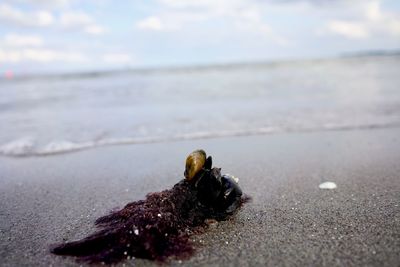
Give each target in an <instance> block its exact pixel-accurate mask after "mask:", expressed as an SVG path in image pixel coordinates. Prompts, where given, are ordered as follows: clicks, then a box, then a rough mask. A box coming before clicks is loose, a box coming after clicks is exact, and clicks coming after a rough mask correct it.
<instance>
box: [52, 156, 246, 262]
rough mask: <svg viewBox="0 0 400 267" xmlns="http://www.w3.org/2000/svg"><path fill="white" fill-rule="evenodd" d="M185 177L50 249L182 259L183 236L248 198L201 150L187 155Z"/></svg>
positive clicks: (186, 251) (92, 256)
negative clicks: (89, 231) (91, 231)
mask: <svg viewBox="0 0 400 267" xmlns="http://www.w3.org/2000/svg"><path fill="white" fill-rule="evenodd" d="M199 155H200V160H199V157H198V156H199ZM199 164H200V166H199ZM185 177H186V179H184V180H182V181H180V182H178V183H177V184H175V185H174V187H173V188H172V189H169V190H164V191H162V192H157V193H150V194H148V195H147V196H146V200H140V201H135V202H132V203H129V204H127V205H126V206H125V207H124V208H123V209H121V210H119V211H116V212H112V213H111V214H109V215H106V216H103V217H100V218H98V219H97V220H96V222H95V224H96V225H97V227H98V228H99V230H98V231H97V232H95V233H94V234H92V235H90V236H88V237H86V238H84V239H82V240H79V241H73V242H69V243H63V244H59V245H57V246H54V247H52V248H51V252H52V253H54V254H58V255H71V256H77V257H78V258H79V260H80V261H84V262H89V263H100V262H103V263H106V264H110V263H117V262H119V261H121V260H123V259H130V258H133V257H136V258H145V259H151V260H156V261H160V262H163V261H166V260H167V259H168V258H170V257H174V258H176V259H185V258H188V257H189V256H191V255H192V254H193V252H194V247H193V244H192V243H191V242H190V239H189V237H190V235H191V234H192V233H193V232H194V231H195V230H196V228H197V227H199V226H203V225H204V224H205V220H206V219H216V220H225V219H226V218H228V216H230V215H232V214H233V213H234V212H235V211H236V210H237V209H238V208H239V207H240V206H241V205H242V204H243V203H244V202H246V201H247V200H248V198H247V197H243V196H242V191H241V190H240V188H239V186H238V185H237V183H236V182H235V181H234V180H233V178H232V177H231V176H227V175H224V176H221V174H220V169H218V168H211V157H208V158H206V156H205V152H204V151H202V150H197V151H194V152H193V153H192V154H190V155H189V157H188V159H187V161H186V170H185ZM207 185H208V186H207Z"/></svg>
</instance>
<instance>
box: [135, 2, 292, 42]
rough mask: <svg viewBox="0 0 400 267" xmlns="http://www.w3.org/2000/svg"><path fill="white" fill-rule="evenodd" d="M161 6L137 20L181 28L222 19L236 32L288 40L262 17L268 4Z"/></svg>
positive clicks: (148, 26) (144, 25)
mask: <svg viewBox="0 0 400 267" xmlns="http://www.w3.org/2000/svg"><path fill="white" fill-rule="evenodd" d="M159 2H160V4H161V7H162V8H161V10H160V11H159V12H158V13H155V14H152V15H151V16H148V17H146V18H144V19H142V20H140V21H138V22H137V23H136V27H137V28H138V29H141V30H147V31H178V30H181V29H185V28H186V29H187V28H190V27H191V26H192V25H193V24H196V23H207V22H210V21H215V20H220V21H223V24H224V25H226V27H230V30H232V31H233V32H237V31H239V32H241V33H242V34H243V33H244V34H245V33H251V34H256V35H258V36H260V37H263V38H266V39H269V40H272V41H274V42H277V43H278V44H283V43H286V40H284V38H282V37H280V36H279V35H278V34H276V33H275V32H274V31H273V29H272V28H271V26H270V25H268V24H267V23H266V22H265V21H264V20H263V17H264V16H263V14H264V11H265V10H266V9H267V7H268V5H267V4H265V3H262V2H258V1H246V0H219V1H215V0H197V1H186V0H159Z"/></svg>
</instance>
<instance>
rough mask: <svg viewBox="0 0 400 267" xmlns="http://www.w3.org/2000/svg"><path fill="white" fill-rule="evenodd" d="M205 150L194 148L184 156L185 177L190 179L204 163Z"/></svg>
mask: <svg viewBox="0 0 400 267" xmlns="http://www.w3.org/2000/svg"><path fill="white" fill-rule="evenodd" d="M206 157H207V155H206V152H204V150H201V149H199V150H195V151H193V152H192V153H190V154H189V156H188V157H187V158H186V166H185V173H184V175H185V178H186V179H187V180H188V181H191V180H192V179H193V178H194V177H195V176H196V175H197V174H198V173H199V171H200V170H201V169H202V168H203V167H204V164H205V163H206Z"/></svg>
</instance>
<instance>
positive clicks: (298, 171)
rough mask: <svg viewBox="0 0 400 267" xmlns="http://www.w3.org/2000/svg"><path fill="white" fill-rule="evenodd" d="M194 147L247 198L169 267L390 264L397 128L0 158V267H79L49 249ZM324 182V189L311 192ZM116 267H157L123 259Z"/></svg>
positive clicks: (394, 257) (148, 184)
mask: <svg viewBox="0 0 400 267" xmlns="http://www.w3.org/2000/svg"><path fill="white" fill-rule="evenodd" d="M197 148H204V149H205V150H206V151H207V152H208V154H210V155H212V156H213V158H214V165H215V166H219V167H221V168H222V172H224V173H230V174H233V175H235V176H237V177H239V178H240V185H241V187H242V188H243V191H244V192H245V193H246V194H248V195H250V196H251V197H252V198H253V201H252V202H251V203H249V204H246V206H245V207H244V208H243V209H241V210H240V211H239V212H238V214H237V215H236V216H234V217H233V218H232V219H231V220H229V221H224V222H220V223H218V224H217V225H214V226H212V227H210V228H209V229H208V230H207V231H206V232H205V233H204V234H201V235H197V236H194V242H195V244H196V247H197V251H196V254H195V255H194V256H193V257H192V258H191V259H189V260H187V261H183V262H179V261H171V262H170V263H169V264H170V265H175V266H304V265H308V266H310V265H311V266H398V265H399V262H400V164H399V162H400V129H399V128H388V129H364V130H351V131H325V132H309V133H286V134H274V135H265V136H253V137H232V138H216V139H206V140H194V141H193V140H192V141H179V142H167V143H156V144H138V145H125V146H111V147H102V148H97V149H92V150H87V151H80V152H76V153H70V154H61V155H54V156H49V157H27V158H7V157H2V158H1V160H0V180H1V185H0V257H1V259H2V260H1V263H0V265H1V266H50V265H52V266H79V264H78V263H76V262H75V260H74V258H71V257H60V256H54V255H52V254H50V253H49V246H50V245H51V244H54V243H58V242H62V241H71V240H75V239H79V238H82V237H84V236H86V235H87V234H89V233H91V232H93V231H94V225H93V222H94V220H95V219H96V218H97V217H99V216H101V215H104V214H107V213H108V212H109V211H110V210H112V209H115V208H119V207H122V206H124V205H125V204H126V203H128V202H131V201H134V200H139V199H142V198H143V197H144V196H145V194H146V193H147V192H152V191H159V190H162V189H166V188H170V187H171V186H172V185H173V184H175V183H176V182H177V181H178V180H179V179H181V178H182V177H183V168H184V159H185V157H186V155H187V154H188V153H189V152H191V151H192V150H194V149H197ZM326 181H332V182H335V183H336V184H337V188H336V189H334V190H321V189H319V187H318V185H319V184H320V183H322V182H326ZM122 264H125V265H126V266H153V265H154V266H157V265H156V264H155V263H154V262H151V261H147V260H141V259H133V260H130V261H125V262H122V263H121V265H122Z"/></svg>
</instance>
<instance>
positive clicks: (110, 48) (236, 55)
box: [0, 0, 400, 74]
mask: <svg viewBox="0 0 400 267" xmlns="http://www.w3.org/2000/svg"><path fill="white" fill-rule="evenodd" d="M399 48H400V1H398V0H319V1H318V0H146V1H139V0H126V1H112V0H85V1H84V0H13V1H8V0H5V1H4V0H3V1H1V2H0V73H6V72H11V71H12V72H13V73H24V74H26V73H28V74H29V73H36V72H54V71H56V72H58V71H60V72H68V71H91V70H108V69H124V68H141V67H165V66H190V65H208V64H226V63H235V62H252V61H257V62H260V61H276V60H292V59H312V58H324V57H332V56H335V55H340V54H343V53H352V52H358V51H368V50H396V49H399Z"/></svg>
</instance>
